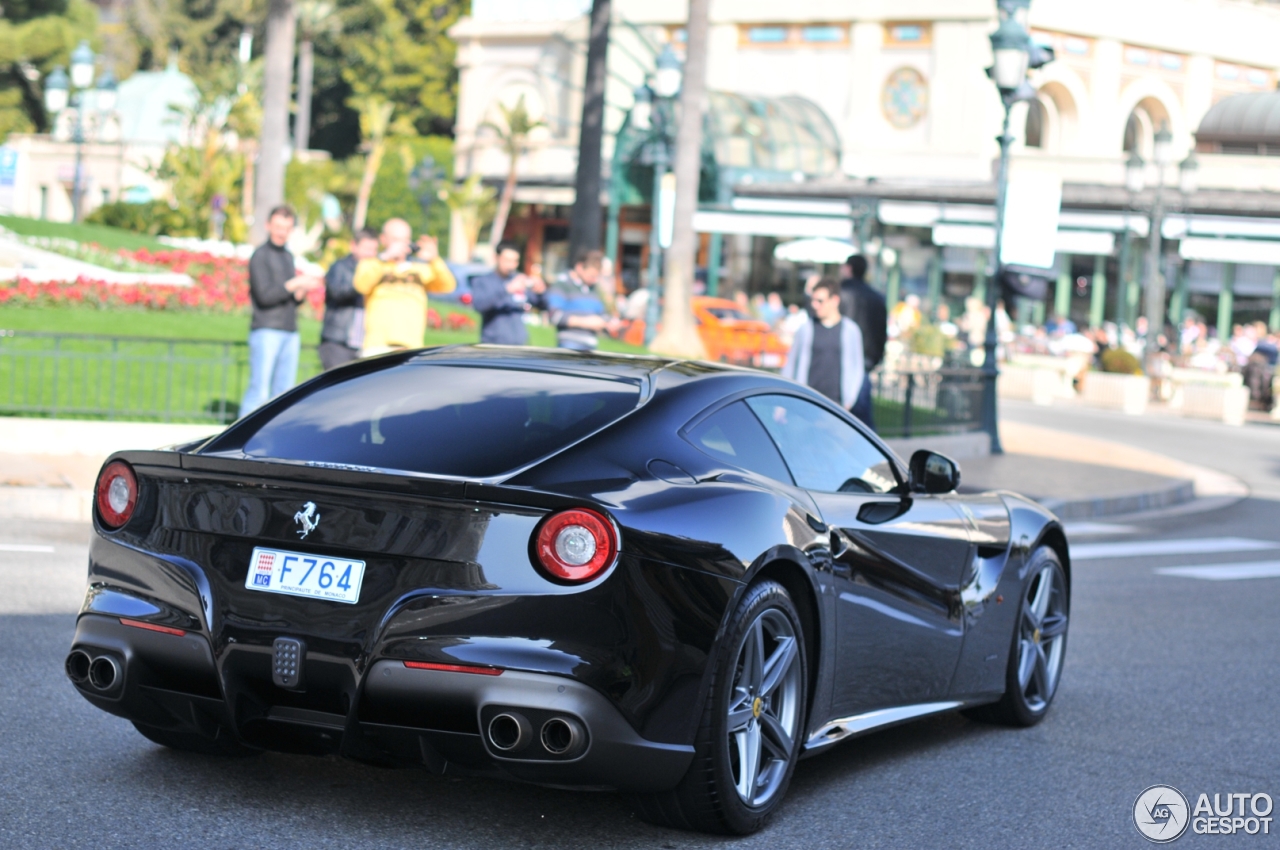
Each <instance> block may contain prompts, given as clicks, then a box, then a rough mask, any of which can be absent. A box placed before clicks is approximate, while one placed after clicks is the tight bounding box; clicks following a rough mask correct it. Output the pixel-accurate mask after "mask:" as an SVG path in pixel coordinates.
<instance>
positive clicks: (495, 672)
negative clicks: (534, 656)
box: [404, 661, 502, 676]
mask: <svg viewBox="0 0 1280 850" xmlns="http://www.w3.org/2000/svg"><path fill="white" fill-rule="evenodd" d="M404 666H406V667H408V668H409V669H411V670H444V671H445V672H446V673H479V674H480V675H481V676H501V675H502V671H501V670H499V669H498V668H497V667H475V666H472V665H470V664H436V663H435V662H434V661H406V662H404Z"/></svg>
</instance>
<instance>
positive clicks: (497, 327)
mask: <svg viewBox="0 0 1280 850" xmlns="http://www.w3.org/2000/svg"><path fill="white" fill-rule="evenodd" d="M546 288H547V287H546V284H544V283H543V282H542V281H540V280H537V281H536V280H532V279H530V278H528V277H526V276H525V275H523V274H521V273H520V249H519V248H518V247H516V244H515V243H514V242H499V243H498V248H497V251H496V252H495V257H494V266H493V271H491V272H489V273H488V274H485V275H480V276H479V277H475V278H472V279H471V306H472V307H474V308H475V309H476V312H478V313H479V314H480V320H481V326H480V341H481V342H488V343H492V344H494V345H528V344H529V330H528V328H526V327H525V324H524V314H525V313H526V312H528V311H529V310H530V309H532V308H534V307H538V308H541V307H542V306H543V304H544V301H543V297H542V294H543V293H544V292H545V291H546Z"/></svg>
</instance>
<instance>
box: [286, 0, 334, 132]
mask: <svg viewBox="0 0 1280 850" xmlns="http://www.w3.org/2000/svg"><path fill="white" fill-rule="evenodd" d="M334 12H335V9H334V5H333V4H332V3H327V2H325V0H299V1H298V5H297V15H298V109H297V112H296V113H295V114H294V121H293V149H294V150H296V151H305V150H306V149H307V147H308V145H309V144H310V141H311V83H312V80H313V79H314V76H315V60H314V58H313V56H314V45H315V41H316V39H317V38H318V37H319V36H321V35H337V34H338V32H339V31H340V30H341V29H342V19H341V18H339V17H338V16H337V15H336V14H334Z"/></svg>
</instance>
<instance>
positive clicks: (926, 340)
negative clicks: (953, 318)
mask: <svg viewBox="0 0 1280 850" xmlns="http://www.w3.org/2000/svg"><path fill="white" fill-rule="evenodd" d="M908 342H909V345H910V347H911V350H912V351H914V352H915V353H916V354H923V355H925V356H927V357H942V356H943V355H945V354H946V353H947V348H948V347H949V345H950V340H949V339H948V338H947V335H946V334H944V333H943V332H942V330H941V329H940V328H939V327H938V326H937V325H931V324H928V323H922V324H921V325H920V326H919V327H917V328H916V329H915V330H913V331H912V332H911V339H910V340H909V341H908Z"/></svg>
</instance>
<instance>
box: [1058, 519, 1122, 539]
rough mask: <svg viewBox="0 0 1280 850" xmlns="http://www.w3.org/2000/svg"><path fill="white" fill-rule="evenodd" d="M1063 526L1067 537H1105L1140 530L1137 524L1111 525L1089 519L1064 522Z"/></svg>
mask: <svg viewBox="0 0 1280 850" xmlns="http://www.w3.org/2000/svg"><path fill="white" fill-rule="evenodd" d="M1062 526H1063V528H1064V529H1066V532H1067V537H1073V536H1079V537H1104V536H1110V535H1112V534H1134V533H1135V532H1137V531H1138V527H1137V526H1136V525H1111V524H1109V523H1105V522H1089V521H1087V520H1081V521H1080V522H1064V523H1063V524H1062Z"/></svg>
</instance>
